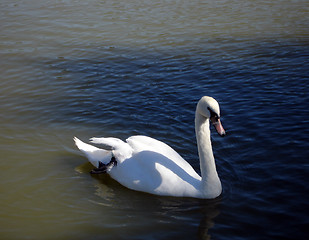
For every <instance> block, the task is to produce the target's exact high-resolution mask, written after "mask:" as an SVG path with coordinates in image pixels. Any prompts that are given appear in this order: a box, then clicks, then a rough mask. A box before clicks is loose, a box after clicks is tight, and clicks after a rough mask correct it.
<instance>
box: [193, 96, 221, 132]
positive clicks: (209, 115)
mask: <svg viewBox="0 0 309 240" xmlns="http://www.w3.org/2000/svg"><path fill="white" fill-rule="evenodd" d="M196 112H197V113H199V114H200V115H202V116H203V117H205V118H206V119H207V120H208V119H209V120H210V122H211V123H212V124H213V125H214V127H215V129H216V130H217V132H218V134H219V135H220V136H222V137H224V136H225V130H224V128H223V126H222V124H221V120H220V107H219V103H218V102H217V101H216V100H215V99H214V98H212V97H208V96H204V97H202V98H201V99H200V101H199V102H198V104H197V107H196Z"/></svg>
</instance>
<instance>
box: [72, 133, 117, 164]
mask: <svg viewBox="0 0 309 240" xmlns="http://www.w3.org/2000/svg"><path fill="white" fill-rule="evenodd" d="M74 141H75V144H76V146H77V147H78V149H79V150H80V151H81V152H82V153H83V154H84V155H85V156H86V157H87V158H88V160H89V162H90V163H91V164H92V165H93V166H95V167H98V166H99V161H100V162H103V163H105V164H106V163H108V162H109V161H110V159H111V156H112V154H111V152H110V151H107V150H104V149H100V148H97V147H95V146H92V145H90V144H87V143H84V142H82V141H81V140H79V139H78V138H77V137H74Z"/></svg>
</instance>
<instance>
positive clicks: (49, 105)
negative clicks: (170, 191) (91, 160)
mask: <svg viewBox="0 0 309 240" xmlns="http://www.w3.org/2000/svg"><path fill="white" fill-rule="evenodd" d="M87 48H88V49H87V51H85V52H84V53H83V55H82V56H81V57H70V55H69V56H64V57H58V58H50V57H45V58H41V59H35V60H33V59H32V60H31V61H30V62H28V63H27V64H28V65H29V66H31V67H30V68H31V69H32V70H31V71H33V72H34V77H33V78H30V79H28V80H27V84H26V85H25V84H24V83H25V82H24V81H22V78H21V80H16V81H17V82H15V83H14V84H15V86H17V87H16V89H17V90H14V91H13V90H10V89H9V90H6V94H7V95H3V96H5V98H6V103H5V104H3V105H2V109H4V110H5V111H6V112H7V113H8V114H7V115H5V114H2V116H3V118H4V119H5V121H7V122H10V124H11V125H9V124H8V123H6V125H5V126H6V127H8V126H13V125H14V124H16V125H18V124H19V125H20V124H21V126H25V123H26V124H27V126H31V129H32V128H33V129H37V130H34V131H33V132H34V136H41V138H39V139H46V137H47V136H45V135H44V134H45V133H44V131H43V132H42V131H41V132H40V128H39V127H42V126H43V127H44V128H48V129H50V131H56V132H57V133H55V135H57V139H65V140H62V141H64V142H65V144H64V143H61V141H60V144H62V147H64V148H65V149H69V150H68V151H67V152H63V151H55V152H56V153H54V154H56V155H57V159H61V161H57V162H56V163H55V164H57V167H55V168H57V169H63V168H64V170H63V172H60V173H57V174H60V175H61V174H64V173H65V174H68V176H71V175H72V178H71V179H70V180H68V181H74V184H75V185H77V186H78V189H79V190H78V191H85V192H84V195H82V194H81V192H77V188H74V189H70V190H69V189H67V190H66V191H68V192H66V191H64V193H62V195H60V199H62V198H64V196H66V195H63V194H67V196H68V197H67V199H68V200H67V202H68V203H67V205H65V206H67V207H68V208H72V209H74V206H76V204H77V201H78V202H81V204H82V206H83V207H82V208H77V207H75V210H76V211H77V213H78V214H77V216H79V217H81V216H83V218H82V219H80V220H79V221H78V220H76V222H72V220H70V221H69V220H66V215H65V214H64V216H62V219H63V224H64V225H67V226H68V227H69V229H74V230H73V231H68V232H60V231H59V233H58V235H57V234H56V233H55V236H57V237H59V238H63V237H68V236H71V237H74V238H75V239H85V238H89V237H91V239H176V238H177V239H210V238H211V239H244V240H245V239H246V240H247V239H252V240H253V239H257V240H261V239H305V238H306V237H308V236H309V235H308V225H309V218H308V212H309V206H308V205H309V204H308V199H309V198H308V197H309V196H308V193H309V191H308V190H309V189H308V188H309V187H308V176H309V172H308V167H309V166H308V156H309V150H308V149H309V144H308V140H309V139H308V136H309V129H308V126H309V125H308V121H309V104H308V102H309V96H308V90H309V89H308V76H309V62H308V57H309V46H308V43H307V42H304V41H300V40H290V41H288V40H280V41H279V40H278V41H275V40H267V39H266V40H265V39H264V40H260V41H259V40H258V39H232V38H231V39H215V40H212V41H207V40H205V42H201V43H200V44H199V45H198V46H194V45H190V44H189V46H186V45H185V46H182V47H179V48H177V47H175V48H172V47H166V48H160V49H158V50H155V49H143V48H138V47H136V48H135V49H134V48H128V47H118V46H109V47H100V46H94V47H93V50H92V51H89V46H87ZM21 61H23V60H21ZM46 73H47V74H46ZM18 86H23V88H22V90H20V91H22V93H20V92H19V90H18V89H19V87H18ZM15 93H16V94H19V95H20V99H19V100H18V99H17V100H16V99H15V97H14V96H15V95H14V94H15ZM204 95H209V96H212V97H214V98H215V99H217V101H218V102H219V103H220V106H221V112H222V113H221V115H222V122H223V126H224V127H225V129H226V131H227V136H226V137H224V138H220V137H219V136H217V135H216V134H215V133H214V131H213V132H212V141H213V149H214V154H215V158H216V163H217V169H218V173H219V176H220V178H221V180H222V184H223V193H222V196H221V197H219V198H218V199H215V200H195V199H182V198H180V199H179V198H165V197H157V196H152V195H148V194H143V193H138V192H134V191H131V190H127V189H125V188H123V187H121V186H119V185H118V184H117V183H116V182H114V181H112V180H111V179H109V178H108V177H106V176H102V177H94V178H92V177H91V176H90V175H89V174H88V172H83V173H80V174H79V175H78V178H77V179H75V178H74V180H73V177H74V176H75V175H74V174H75V172H74V168H75V167H76V166H77V165H78V163H80V162H81V161H86V159H84V158H82V157H80V156H78V155H76V154H74V153H72V151H73V149H75V147H74V146H73V142H71V138H72V137H73V136H75V135H76V136H79V137H81V138H82V139H84V140H86V139H87V138H90V137H92V136H115V137H119V138H122V139H126V138H127V137H129V136H131V135H135V134H142V135H148V136H151V137H154V138H157V139H159V140H161V141H164V142H166V143H167V144H169V145H170V146H172V147H173V148H174V149H175V150H176V151H178V152H179V153H180V154H181V155H182V156H183V157H184V158H185V159H187V160H188V161H189V162H190V164H192V166H193V167H194V168H195V169H196V171H197V172H200V170H199V162H198V160H197V149H196V142H195V132H194V112H195V106H196V103H197V101H198V100H199V99H200V98H201V97H202V96H204ZM3 98H4V97H3ZM13 99H14V101H13ZM2 100H3V99H2ZM3 102H4V101H3ZM16 116H22V117H16ZM2 125H4V124H2ZM59 129H60V130H59ZM61 129H66V131H65V132H61ZM68 131H69V133H68ZM44 141H45V140H44ZM25 144H30V143H25ZM26 154H27V153H26ZM77 160H79V162H78V161H77ZM45 164H46V163H45ZM53 171H62V170H53ZM51 172H52V171H51ZM48 174H51V173H50V172H49V173H48ZM70 174H71V175H70ZM59 179H60V178H59ZM59 179H58V180H57V183H58V184H60V180H59ZM61 181H62V180H61ZM93 181H94V182H95V186H94V183H93ZM53 184H54V183H53ZM101 188H102V189H103V190H100V189H101ZM105 188H107V189H108V191H112V192H113V196H112V197H109V196H106V190H104V189H105ZM94 192H96V194H94ZM86 193H87V194H86ZM58 194H60V193H59V192H58V193H57V192H56V193H55V199H58V198H59V195H58ZM71 195H72V196H75V195H76V196H79V197H80V198H79V199H78V200H76V199H75V198H74V200H71V198H70V197H69V196H71ZM93 202H98V203H99V204H93ZM103 203H104V204H105V205H104V204H103ZM75 210H74V211H75ZM72 211H73V210H72ZM59 215H60V216H61V214H60V213H59ZM29 216H30V217H31V214H30V215H29ZM107 216H108V217H107ZM79 217H77V218H76V219H79ZM57 221H58V219H57ZM48 224H49V225H50V226H51V227H53V226H57V223H56V221H55V222H53V221H52V220H50V221H49V222H48ZM43 235H44V234H43ZM29 236H30V237H31V236H33V235H31V234H30V235H29ZM45 237H50V236H49V235H48V236H45Z"/></svg>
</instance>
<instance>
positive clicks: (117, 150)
mask: <svg viewBox="0 0 309 240" xmlns="http://www.w3.org/2000/svg"><path fill="white" fill-rule="evenodd" d="M209 120H210V121H209ZM209 122H212V124H213V125H214V126H215V128H216V130H217V132H218V133H219V135H221V136H224V135H225V130H224V129H223V127H222V124H221V122H220V109H219V104H218V102H217V101H216V100H215V99H213V98H211V97H207V96H204V97H202V98H201V99H200V101H199V102H198V104H197V107H196V113H195V132H196V139H197V144H198V152H199V158H200V168H201V175H202V177H200V176H199V175H198V174H197V173H196V172H195V171H194V169H193V168H192V167H191V165H190V164H189V163H188V162H187V161H185V160H184V159H183V158H182V157H181V156H180V155H179V154H178V153H177V152H176V151H175V150H173V149H172V148H171V147H169V146H168V145H167V144H165V143H163V142H160V141H158V140H156V139H153V138H150V137H146V136H132V137H129V138H128V139H127V140H126V142H123V141H122V140H120V139H117V138H91V139H90V141H91V142H92V143H95V144H103V145H105V146H108V147H109V149H110V150H105V149H101V148H97V147H95V146H92V145H89V144H86V143H84V142H82V141H80V140H79V139H78V138H76V137H74V141H75V144H76V146H77V147H78V148H79V149H80V150H81V151H82V152H83V153H84V154H85V155H86V157H87V158H88V160H89V161H90V162H91V163H92V164H93V165H94V166H95V167H96V169H94V170H93V171H92V173H102V172H106V173H108V174H109V175H110V176H111V177H112V178H113V179H115V180H116V181H118V182H119V183H121V184H122V185H124V186H126V187H128V188H130V189H133V190H137V191H142V192H147V193H151V194H156V195H162V196H176V197H194V198H215V197H218V196H219V195H220V194H221V191H222V187H221V182H220V179H219V177H218V174H217V171H216V165H215V159H214V156H213V152H212V146H211V140H210V129H209Z"/></svg>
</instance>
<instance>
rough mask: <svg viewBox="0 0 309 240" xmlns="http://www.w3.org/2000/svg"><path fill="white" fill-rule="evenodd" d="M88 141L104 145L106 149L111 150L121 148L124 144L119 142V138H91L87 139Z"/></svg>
mask: <svg viewBox="0 0 309 240" xmlns="http://www.w3.org/2000/svg"><path fill="white" fill-rule="evenodd" d="M89 141H90V142H91V143H95V144H102V145H105V146H106V147H108V148H111V149H117V148H119V147H121V145H123V144H125V142H123V141H122V140H120V139H119V138H113V137H107V138H105V137H100V138H97V137H92V138H90V139H89Z"/></svg>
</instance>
